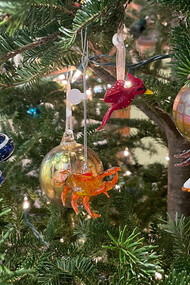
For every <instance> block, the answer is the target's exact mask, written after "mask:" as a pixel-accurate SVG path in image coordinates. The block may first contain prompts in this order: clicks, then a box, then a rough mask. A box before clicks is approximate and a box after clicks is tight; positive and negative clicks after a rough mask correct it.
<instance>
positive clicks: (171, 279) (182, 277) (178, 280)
mask: <svg viewBox="0 0 190 285" xmlns="http://www.w3.org/2000/svg"><path fill="white" fill-rule="evenodd" d="M189 282H190V276H189V275H188V274H187V272H186V271H184V270H182V271H181V272H179V273H177V272H176V271H175V270H173V271H172V272H171V273H170V274H169V276H168V277H167V278H165V280H163V281H161V282H160V283H159V284H163V285H178V284H180V285H188V284H189Z"/></svg>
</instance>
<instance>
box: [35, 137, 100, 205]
mask: <svg viewBox="0 0 190 285" xmlns="http://www.w3.org/2000/svg"><path fill="white" fill-rule="evenodd" d="M87 165H88V169H89V170H90V171H91V172H92V175H99V174H101V173H103V166H102V163H101V161H100V159H99V157H98V155H97V154H96V153H95V152H94V151H93V150H92V149H90V148H88V154H87ZM83 167H84V146H83V145H81V144H78V143H76V142H75V141H74V140H73V141H70V142H65V141H62V142H61V144H60V145H58V146H56V147H55V148H53V149H52V150H51V151H50V152H49V153H48V154H47V155H46V156H45V157H44V159H43V161H42V163H41V167H40V185H41V189H42V191H43V192H44V193H45V194H46V196H47V197H48V198H49V199H50V200H51V201H52V202H54V203H55V204H58V205H62V200H61V194H62V192H63V190H64V187H65V185H64V183H63V182H64V181H65V178H66V176H65V174H64V173H65V171H68V172H69V173H70V174H75V173H82V171H83ZM70 202H71V197H69V195H68V196H67V198H66V201H65V205H66V206H67V207H71V203H70Z"/></svg>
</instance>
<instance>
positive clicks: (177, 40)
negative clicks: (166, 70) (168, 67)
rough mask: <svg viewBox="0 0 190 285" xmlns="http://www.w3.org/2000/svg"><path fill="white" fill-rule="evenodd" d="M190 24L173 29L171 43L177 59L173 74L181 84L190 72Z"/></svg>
mask: <svg viewBox="0 0 190 285" xmlns="http://www.w3.org/2000/svg"><path fill="white" fill-rule="evenodd" d="M189 30H190V25H185V24H181V25H180V26H178V27H176V28H174V29H173V33H172V38H171V45H172V49H173V51H174V55H175V58H176V61H175V62H174V63H173V65H174V67H173V75H174V76H175V78H176V79H177V80H179V81H180V83H181V84H184V82H185V81H187V77H188V76H189V74H190V58H189V53H190V36H189Z"/></svg>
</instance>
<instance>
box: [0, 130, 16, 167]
mask: <svg viewBox="0 0 190 285" xmlns="http://www.w3.org/2000/svg"><path fill="white" fill-rule="evenodd" d="M13 151H14V143H13V140H12V139H11V138H9V137H8V136H7V135H5V134H2V133H0V162H3V161H5V160H7V159H8V158H9V157H10V156H11V154H12V153H13Z"/></svg>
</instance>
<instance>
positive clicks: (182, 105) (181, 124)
mask: <svg viewBox="0 0 190 285" xmlns="http://www.w3.org/2000/svg"><path fill="white" fill-rule="evenodd" d="M173 117H174V121H175V125H176V127H177V129H178V131H179V132H180V134H181V135H182V136H184V137H185V138H186V139H187V140H188V141H190V87H188V86H186V85H185V86H183V87H182V88H181V90H180V91H179V93H178V94H177V96H176V98H175V101H174V105H173Z"/></svg>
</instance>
